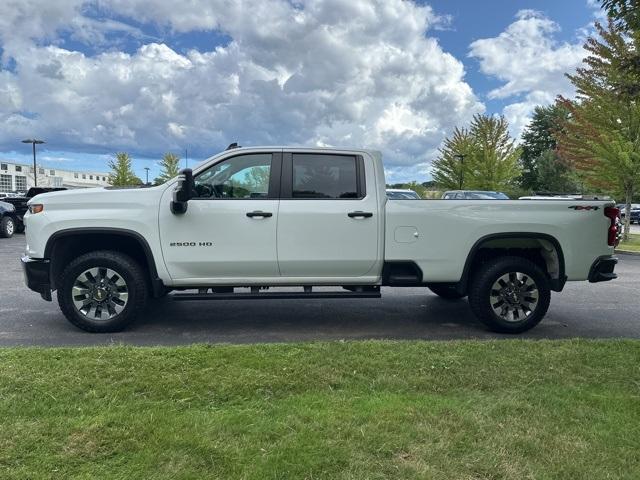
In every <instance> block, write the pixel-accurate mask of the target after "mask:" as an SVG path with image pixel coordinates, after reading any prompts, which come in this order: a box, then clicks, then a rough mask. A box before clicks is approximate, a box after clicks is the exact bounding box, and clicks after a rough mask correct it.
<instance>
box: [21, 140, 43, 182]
mask: <svg viewBox="0 0 640 480" xmlns="http://www.w3.org/2000/svg"><path fill="white" fill-rule="evenodd" d="M22 143H30V144H31V145H32V146H33V186H34V187H37V186H38V170H37V168H36V144H37V145H40V144H42V143H44V140H37V139H35V138H27V139H25V140H22Z"/></svg>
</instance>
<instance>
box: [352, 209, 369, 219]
mask: <svg viewBox="0 0 640 480" xmlns="http://www.w3.org/2000/svg"><path fill="white" fill-rule="evenodd" d="M347 215H348V216H349V218H369V217H373V213H371V212H361V211H360V210H358V211H356V212H349V213H347Z"/></svg>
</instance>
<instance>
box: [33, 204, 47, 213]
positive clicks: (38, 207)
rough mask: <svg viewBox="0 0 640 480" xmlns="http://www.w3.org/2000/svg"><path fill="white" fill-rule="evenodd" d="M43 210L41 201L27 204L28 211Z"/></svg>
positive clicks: (36, 211)
mask: <svg viewBox="0 0 640 480" xmlns="http://www.w3.org/2000/svg"><path fill="white" fill-rule="evenodd" d="M43 210H44V205H43V204H41V203H32V204H31V205H29V213H40V212H42V211H43Z"/></svg>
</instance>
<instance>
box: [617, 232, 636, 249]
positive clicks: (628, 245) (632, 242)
mask: <svg viewBox="0 0 640 480" xmlns="http://www.w3.org/2000/svg"><path fill="white" fill-rule="evenodd" d="M618 248H619V249H620V250H630V251H632V252H640V235H638V234H633V233H630V234H629V240H628V241H626V242H622V243H620V246H619V247H618Z"/></svg>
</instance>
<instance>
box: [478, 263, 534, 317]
mask: <svg viewBox="0 0 640 480" xmlns="http://www.w3.org/2000/svg"><path fill="white" fill-rule="evenodd" d="M538 298H539V294H538V286H537V285H536V283H535V282H534V281H533V279H532V278H531V277H530V276H528V275H527V274H524V273H521V272H509V273H505V274H504V275H502V276H501V277H500V278H498V279H497V280H496V281H495V283H494V284H493V286H492V287H491V298H490V302H491V308H492V309H493V311H494V313H495V314H496V315H497V316H498V317H500V318H501V319H502V320H505V321H507V322H520V321H522V320H525V319H526V318H527V317H528V316H529V315H531V314H532V313H533V312H534V311H535V309H536V306H537V305H538Z"/></svg>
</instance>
